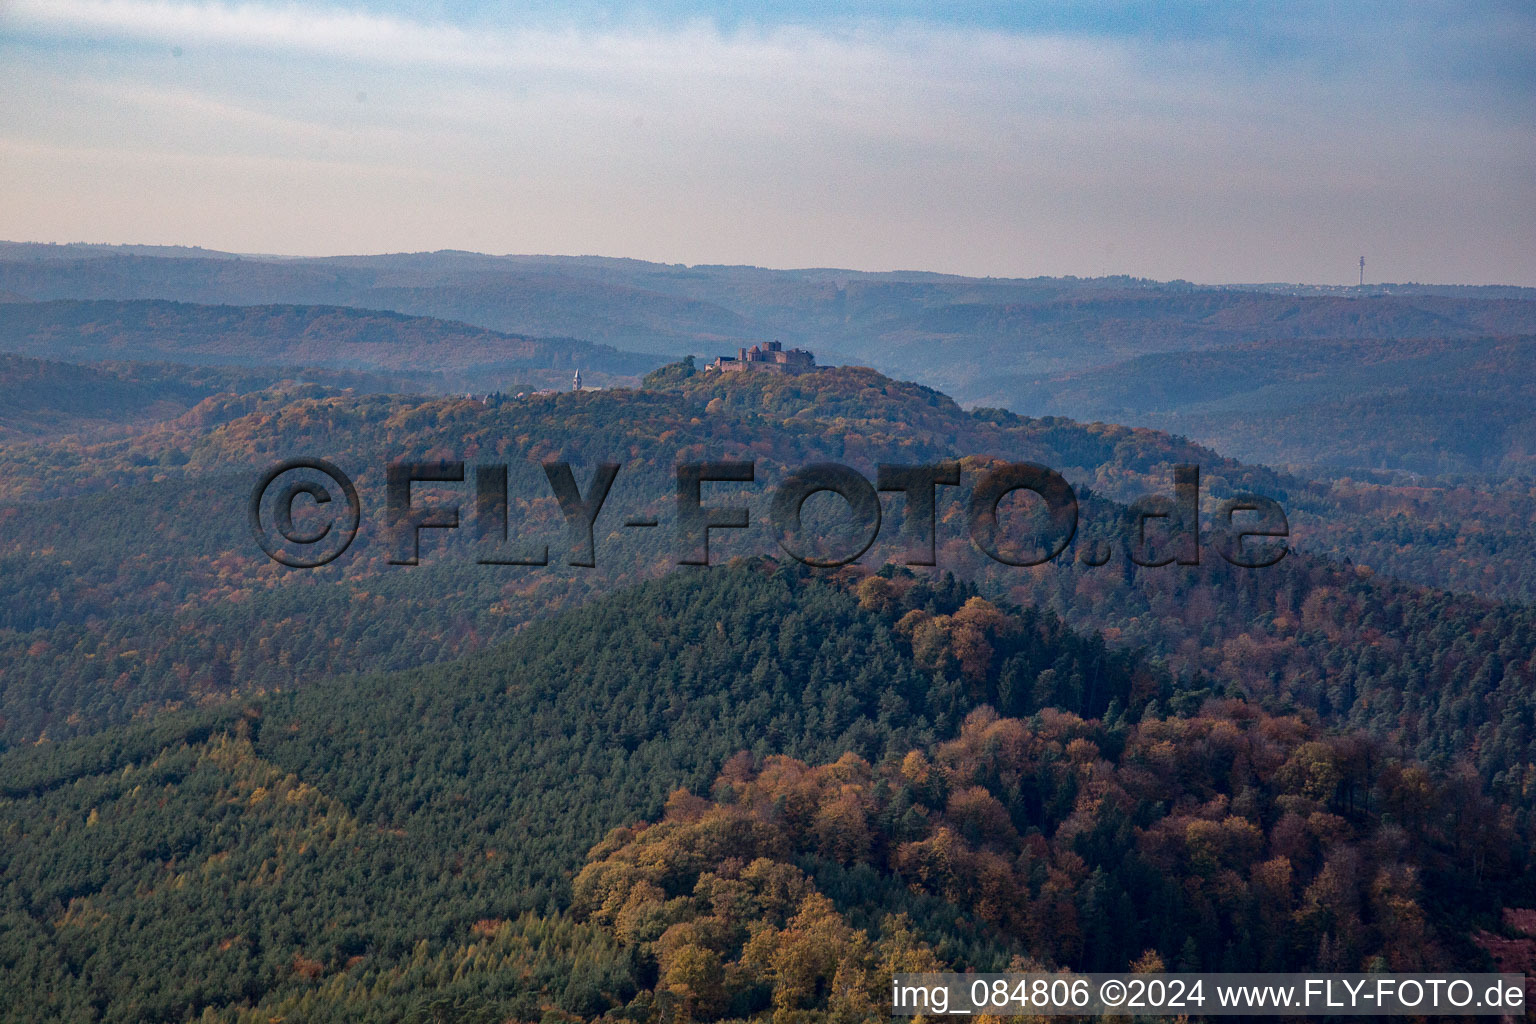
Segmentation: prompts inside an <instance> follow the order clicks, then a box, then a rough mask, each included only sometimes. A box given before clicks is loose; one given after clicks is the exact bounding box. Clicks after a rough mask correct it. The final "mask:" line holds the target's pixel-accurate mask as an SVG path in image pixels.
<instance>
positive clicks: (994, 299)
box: [0, 245, 1536, 411]
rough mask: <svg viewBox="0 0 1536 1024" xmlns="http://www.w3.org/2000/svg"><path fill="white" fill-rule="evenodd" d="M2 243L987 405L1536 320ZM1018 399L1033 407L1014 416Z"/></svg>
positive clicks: (33, 291) (615, 263)
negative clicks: (1149, 357)
mask: <svg viewBox="0 0 1536 1024" xmlns="http://www.w3.org/2000/svg"><path fill="white" fill-rule="evenodd" d="M65 248H66V247H27V246H14V245H13V246H11V247H9V248H5V247H0V289H8V290H11V291H15V292H17V293H19V294H23V295H28V296H31V297H33V298H36V299H50V298H113V299H127V298H161V299H174V300H178V301H183V302H198V303H224V304H236V305H254V304H267V303H279V302H281V303H300V304H330V305H348V306H358V307H363V308H372V309H389V310H395V311H398V312H403V313H408V314H412V315H417V316H431V317H443V318H448V319H453V320H460V321H463V322H465V323H470V324H475V325H477V326H481V327H486V328H490V329H492V330H497V331H506V332H511V333H517V334H527V335H569V336H574V337H579V338H586V339H590V340H593V341H600V342H605V343H607V344H611V345H614V346H616V347H619V348H624V349H631V350H638V351H646V352H656V353H664V354H667V355H672V356H676V355H678V354H681V353H683V352H693V353H695V354H713V353H714V352H715V351H717V350H718V351H730V350H731V349H734V348H736V347H738V346H739V345H740V344H742V343H746V344H751V343H752V342H754V341H763V340H770V339H773V338H779V339H781V340H783V341H785V342H787V343H794V344H799V345H802V346H804V347H808V348H811V349H812V350H814V351H816V352H818V353H819V354H822V355H823V356H825V357H826V358H824V361H830V362H857V363H864V364H868V365H872V366H875V367H877V368H879V369H881V370H884V371H886V372H888V373H894V374H897V375H900V376H905V377H914V378H917V379H920V380H922V381H923V382H924V383H928V384H932V385H934V386H938V387H942V388H944V389H945V390H946V391H949V392H950V393H952V394H954V395H955V396H956V397H957V398H959V399H960V400H961V401H966V402H970V401H979V400H980V397H981V396H982V395H983V394H985V393H986V392H987V390H988V385H989V384H990V383H991V380H992V378H993V377H994V376H995V374H997V373H1024V374H1029V375H1039V374H1045V373H1058V372H1067V371H1072V370H1080V369H1087V368H1091V367H1094V366H1100V365H1105V364H1107V363H1111V362H1115V361H1118V360H1121V359H1124V358H1128V357H1132V356H1136V355H1143V354H1147V353H1152V352H1165V351H1187V350H1193V349H1205V348H1214V347H1221V346H1226V345H1232V344H1238V343H1243V342H1250V341H1260V340H1264V339H1266V338H1275V337H1296V338H1300V337H1316V338H1328V337H1335V338H1337V337H1425V336H1435V335H1439V336H1447V337H1449V336H1457V337H1470V336H1476V335H1486V334H1520V333H1529V332H1532V331H1536V312H1533V311H1536V290H1533V289H1518V288H1498V289H1443V288H1436V287H1432V286H1392V287H1391V288H1387V287H1386V286H1382V287H1380V288H1374V289H1365V290H1360V289H1354V290H1348V291H1346V292H1344V293H1340V292H1339V291H1337V290H1329V289H1305V288H1296V289H1292V292H1296V293H1297V294H1292V293H1287V292H1285V291H1284V290H1283V287H1282V286H1268V285H1266V286H1260V287H1256V288H1255V289H1254V290H1248V291H1245V290H1241V289H1235V288H1229V287H1202V286H1197V285H1193V284H1190V283H1189V282H1186V281H1174V282H1156V281H1147V280H1142V279H1136V278H1128V277H1110V278H1098V279H1081V278H1031V279H1006V278H965V277H959V276H955V275H946V274H931V273H919V272H892V273H865V272H859V271H850V270H838V269H835V268H813V269H803V270H770V269H764V268H760V267H739V266H692V267H690V266H681V265H672V264H660V263H646V262H644V261H640V260H625V259H606V258H599V257H563V256H487V255H482V254H479V253H466V252H451V251H450V252H436V253H398V254H391V255H381V256H339V257H328V258H323V259H278V258H271V257H265V258H263V257H238V258H232V257H229V256H228V255H226V254H212V253H203V252H200V251H197V250H179V251H178V252H177V253H176V257H175V258H167V257H166V256H163V255H149V254H142V253H137V252H132V251H129V250H124V249H94V248H80V247H69V248H68V251H67V252H64V251H63V250H64V249H65ZM1020 411H1029V410H1024V409H1021V410H1020Z"/></svg>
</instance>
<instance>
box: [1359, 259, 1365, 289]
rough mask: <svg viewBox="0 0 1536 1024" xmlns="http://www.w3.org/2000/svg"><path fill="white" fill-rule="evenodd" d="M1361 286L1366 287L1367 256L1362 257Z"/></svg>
mask: <svg viewBox="0 0 1536 1024" xmlns="http://www.w3.org/2000/svg"><path fill="white" fill-rule="evenodd" d="M1360 287H1361V288H1364V287H1365V257H1364V256H1361V257H1360Z"/></svg>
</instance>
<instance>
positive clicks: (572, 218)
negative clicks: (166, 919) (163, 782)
mask: <svg viewBox="0 0 1536 1024" xmlns="http://www.w3.org/2000/svg"><path fill="white" fill-rule="evenodd" d="M0 82H3V83H4V85H3V88H0V175H3V180H4V181H5V187H4V188H0V238H6V239H10V240H17V241H54V242H67V241H87V242H121V243H143V244H181V245H202V246H205V247H207V248H215V249H224V250H231V251H237V252H255V253H280V254H292V255H328V254H335V253H373V252H399V251H423V250H436V249H450V248H451V249H468V250H475V251H480V252H491V253H562V254H594V255H604V256H628V257H635V258H639V259H647V260H657V261H662V262H668V263H688V264H697V263H747V264H755V265H759V266H773V267H808V266H819V267H827V266H837V267H848V268H853V269H860V270H893V269H909V270H935V271H945V272H951V273H963V274H974V275H993V276H1033V275H1037V274H1048V275H1059V274H1076V275H1079V276H1097V275H1103V274H1132V275H1135V276H1140V277H1152V278H1158V279H1164V280H1166V279H1175V278H1183V279H1187V280H1192V281H1199V282H1203V283H1233V282H1261V281H1263V282H1269V281H1297V282H1306V283H1315V284H1352V283H1354V282H1355V281H1356V279H1357V274H1358V259H1359V257H1360V256H1361V255H1364V256H1365V257H1366V260H1367V264H1366V275H1367V280H1368V281H1378V282H1379V281H1400V282H1402V281H1420V282H1440V283H1471V284H1484V283H1499V284H1523V285H1536V244H1533V240H1536V130H1533V127H1536V7H1533V6H1532V5H1531V4H1530V3H1529V2H1528V0H1513V2H1508V3H1482V4H1461V3H1443V4H1442V3H1433V2H1425V3H1409V4H1404V3H1400V2H1395V3H1374V2H1370V0H1362V2H1358V3H1350V4H1336V3H1326V4H1323V3H1318V4H1310V3H1306V2H1302V3H1288V4H1265V3H1252V4H1249V3H1244V4H1231V3H1220V2H1193V0H1169V2H1164V3H1155V4H1153V3H1135V2H1129V0H1104V2H1096V3H1090V2H1075V3H1073V2H1068V3H1060V4H1046V3H1030V4H1021V3H1017V2H1013V3H1001V4H982V3H964V2H960V3H940V2H935V0H930V2H927V3H917V2H910V3H889V4H875V3H868V2H859V3H848V4H842V5H837V4H828V3H816V2H812V0H790V2H783V3H773V4H753V5H748V4H744V3H732V4H719V5H706V4H699V3H692V2H687V0H670V2H657V3H648V4H624V3H599V2H585V0H575V2H566V3H558V4H557V3H546V2H532V3H507V2H487V3H480V2H469V0H441V2H436V3H413V4H407V3H398V2H397V3H374V4H370V5H368V6H367V7H363V6H358V5H355V4H352V5H348V4H345V3H341V2H330V0H296V2H290V3H283V2H265V0H262V2H249V3H247V2H241V0H230V2H219V3H205V2H200V0H0Z"/></svg>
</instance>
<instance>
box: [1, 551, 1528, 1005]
mask: <svg viewBox="0 0 1536 1024" xmlns="http://www.w3.org/2000/svg"><path fill="white" fill-rule="evenodd" d="M994 707H995V708H1002V709H1005V711H1006V713H1008V714H1012V715H1016V716H1021V717H1020V718H1018V719H1006V718H1005V719H999V717H998V713H997V712H996V711H994V710H991V708H994ZM1160 708H1161V709H1163V710H1159V709H1160ZM1170 708H1171V709H1176V710H1178V711H1179V712H1180V714H1181V715H1182V717H1171V716H1168V715H1167V709H1170ZM786 758H795V759H799V760H798V761H797V760H788V759H786ZM807 760H808V761H811V762H818V761H819V762H829V763H828V764H826V766H825V767H821V768H816V769H808V768H807V767H806V766H805V765H804V764H803V763H801V762H803V761H807ZM717 775H718V779H717ZM0 779H3V780H4V783H3V787H4V788H3V792H4V796H5V799H3V800H0V835H3V836H4V837H5V844H6V850H7V856H6V858H5V859H4V860H3V861H0V901H3V902H0V923H3V927H0V986H3V988H4V990H5V991H6V992H7V993H8V1001H7V1006H6V1007H5V1009H4V1010H3V1011H0V1014H3V1015H4V1016H6V1017H7V1018H8V1019H11V1018H14V1019H27V1020H39V1019H50V1020H85V1019H93V1020H102V1021H123V1022H128V1021H133V1022H152V1021H182V1020H204V1021H210V1022H211V1021H237V1020H238V1021H242V1022H254V1021H257V1020H263V1021H264V1020H269V1019H271V1018H272V1017H273V1016H277V1017H284V1018H287V1019H303V1020H306V1021H313V1022H326V1021H341V1020H369V1021H374V1022H379V1021H420V1020H453V1021H464V1020H470V1021H485V1022H490V1021H498V1020H503V1019H506V1018H507V1017H508V1016H514V1017H516V1018H517V1019H528V1018H531V1017H533V1016H536V1015H538V1014H539V1013H541V1012H543V1011H545V1010H547V1009H550V1008H554V1009H557V1010H561V1011H565V1012H569V1013H572V1014H575V1015H577V1016H579V1017H581V1018H585V1019H591V1018H593V1017H596V1016H598V1015H600V1014H603V1013H604V1012H607V1011H618V1010H619V1009H621V1008H624V1007H626V1006H627V1007H628V1008H629V1009H628V1011H627V1012H626V1013H624V1014H623V1017H625V1018H627V1019H629V1020H635V1021H659V1020H661V1019H672V1017H673V1013H671V1012H669V1007H671V1008H674V1009H675V1007H676V1005H677V1000H684V1001H685V1002H686V1001H687V1000H690V999H691V1000H693V1002H692V1004H691V1006H690V1007H689V1012H690V1015H691V1016H693V1017H694V1019H700V1020H704V1019H718V1018H720V1017H743V1016H747V1015H753V1016H756V1015H758V1014H767V1013H768V1012H770V1011H771V1010H773V1009H775V1008H784V1007H786V1006H787V1008H788V1009H790V1010H799V1009H804V1010H809V1011H825V1010H829V1009H831V1010H835V1009H836V1008H837V1007H836V1005H835V1003H834V1004H831V1005H829V1003H828V1000H829V999H832V1000H834V1001H835V1000H838V999H846V998H855V997H857V998H859V999H867V1000H874V999H878V992H879V990H880V987H881V986H883V985H886V984H888V977H889V972H890V971H891V970H892V969H893V964H896V963H903V962H905V963H910V964H914V965H918V966H923V965H926V966H940V965H943V966H953V967H960V966H966V967H987V966H990V967H994V968H996V967H1002V966H1006V965H1007V964H1008V963H1009V962H1010V961H1012V960H1014V958H1024V957H1029V958H1032V962H1035V963H1039V964H1043V965H1046V966H1057V965H1072V966H1077V967H1079V968H1083V967H1100V968H1105V969H1108V968H1115V969H1123V968H1124V967H1125V966H1127V964H1128V962H1129V961H1130V960H1131V959H1133V958H1136V959H1140V958H1142V957H1144V956H1146V955H1147V954H1149V953H1150V954H1152V955H1161V956H1162V957H1164V958H1165V959H1166V960H1167V962H1169V963H1171V964H1177V965H1179V966H1183V967H1187V968H1205V969H1211V968H1214V967H1218V966H1224V965H1226V961H1227V960H1228V959H1231V958H1233V957H1246V956H1248V955H1252V956H1253V957H1255V958H1259V959H1262V962H1263V963H1264V964H1265V965H1266V966H1269V967H1271V968H1272V969H1281V968H1287V967H1289V968H1300V967H1303V966H1307V967H1313V968H1318V969H1342V968H1344V967H1351V968H1352V967H1355V966H1357V965H1359V964H1361V963H1364V962H1366V961H1369V960H1372V959H1373V958H1381V962H1382V963H1384V964H1387V965H1389V966H1391V967H1392V968H1393V969H1398V970H1407V969H1430V968H1434V967H1438V966H1443V965H1446V964H1451V963H1461V964H1464V963H1466V962H1467V958H1468V957H1469V956H1474V955H1475V954H1473V953H1472V952H1470V950H1471V947H1470V945H1469V944H1468V935H1469V932H1470V929H1471V928H1472V927H1473V926H1475V925H1476V924H1478V923H1482V922H1489V921H1492V920H1493V914H1494V912H1495V911H1496V910H1497V907H1498V906H1499V905H1500V901H1501V900H1502V899H1507V898H1511V897H1513V896H1516V895H1517V894H1518V892H1519V889H1518V885H1517V884H1516V880H1517V878H1518V876H1519V874H1520V872H1521V870H1522V868H1523V866H1524V864H1523V861H1522V860H1521V856H1522V854H1521V846H1520V841H1519V838H1518V836H1517V835H1516V834H1515V832H1513V831H1512V829H1511V825H1510V823H1509V822H1508V821H1507V820H1505V819H1501V818H1500V816H1499V815H1498V813H1497V812H1496V810H1495V809H1494V808H1492V806H1491V805H1490V804H1488V802H1487V800H1486V798H1485V797H1483V796H1482V795H1481V794H1480V793H1479V792H1478V788H1477V785H1476V783H1475V782H1472V781H1469V780H1465V779H1463V780H1461V781H1460V782H1452V781H1436V780H1435V779H1433V778H1432V777H1431V776H1430V775H1428V774H1427V773H1425V772H1424V771H1423V770H1422V769H1420V768H1418V767H1416V766H1414V765H1413V764H1412V763H1411V762H1408V761H1404V760H1402V759H1401V758H1400V757H1399V755H1397V754H1396V753H1395V752H1394V751H1392V750H1391V749H1390V748H1387V747H1383V746H1381V745H1379V744H1377V743H1375V742H1374V741H1371V740H1369V739H1367V738H1365V737H1363V736H1334V737H1326V738H1325V737H1323V736H1322V735H1320V734H1319V733H1317V732H1316V731H1315V730H1314V729H1312V728H1311V727H1308V726H1306V725H1305V724H1303V723H1302V722H1301V721H1299V720H1297V719H1295V718H1275V717H1271V716H1267V715H1264V714H1263V713H1261V712H1259V711H1258V710H1257V709H1255V708H1251V707H1248V706H1246V705H1244V704H1243V703H1242V702H1240V701H1232V700H1225V701H1223V700H1212V695H1211V694H1210V693H1209V692H1206V693H1204V694H1202V693H1198V692H1188V691H1183V692H1181V691H1179V690H1177V689H1175V688H1173V686H1172V683H1171V681H1170V680H1169V678H1168V677H1167V676H1166V675H1165V674H1164V673H1161V672H1160V671H1158V670H1157V669H1156V668H1154V667H1151V666H1148V665H1146V664H1144V663H1142V662H1141V661H1140V659H1139V658H1137V657H1136V656H1135V655H1133V654H1131V653H1129V652H1119V653H1113V652H1110V651H1109V650H1107V649H1106V647H1105V646H1104V645H1103V644H1102V642H1101V641H1099V640H1098V639H1097V638H1088V637H1083V636H1079V635H1076V634H1073V633H1071V632H1069V631H1067V630H1065V629H1064V628H1063V627H1062V626H1061V625H1060V624H1059V623H1058V622H1057V621H1056V620H1055V619H1054V617H1053V616H1050V615H1048V614H1042V613H1040V612H1037V611H1031V610H1016V609H1009V608H1007V607H1000V606H998V605H996V604H993V603H991V602H987V601H985V600H982V599H980V598H978V597H976V596H975V595H974V593H973V591H972V590H971V589H970V588H968V587H965V586H963V585H958V584H955V583H954V582H953V581H938V582H928V581H923V580H919V579H917V578H915V577H913V576H911V575H910V574H906V573H891V574H888V575H886V576H877V577H867V578H861V576H860V574H843V575H842V576H841V577H837V578H833V579H831V580H828V581H825V582H819V581H817V580H814V579H810V578H808V577H807V576H806V574H805V573H804V572H803V571H802V570H798V569H796V570H791V569H786V568H783V567H776V566H774V565H772V564H770V563H760V562H748V563H743V564H741V565H738V566H735V567H730V568H717V569H710V570H698V571H695V572H689V573H679V574H676V575H674V576H672V577H670V578H669V579H666V580H663V581H659V582H655V583H652V584H648V585H646V586H644V587H642V588H641V589H639V590H637V591H633V592H626V593H622V594H618V595H614V596H613V597H611V598H609V599H606V600H603V601H599V602H597V603H595V604H593V605H590V606H588V607H586V608H583V609H580V610H577V611H573V612H570V613H567V614H565V615H563V616H560V617H558V618H556V619H554V620H552V621H549V622H545V623H541V624H538V625H535V626H533V627H531V628H530V629H528V630H527V631H526V632H525V633H523V634H522V635H521V636H519V637H518V638H517V639H515V640H514V641H512V642H511V643H509V644H508V645H506V646H504V647H499V648H496V649H494V650H490V651H487V652H484V653H482V654H479V655H475V656H472V657H469V658H466V659H463V660H460V661H457V662H453V663H449V664H445V665H441V666H437V667H434V668H428V669H418V670H412V671H408V672H404V673H396V674H391V675H373V676H364V677H359V678H344V679H338V680H332V681H328V682H325V683H321V684H318V685H314V686H311V687H309V688H307V689H305V690H303V691H301V692H296V693H283V694H266V695H253V696H252V697H251V698H249V699H248V700H246V701H243V702H241V703H238V704H235V705H232V706H230V707H228V708H227V709H210V710H208V711H205V712H200V713H196V714H187V713H184V714H183V715H181V716H170V717H166V718H162V719H159V720H158V721H154V722H151V723H147V724H140V725H134V726H129V727H126V728H117V729H113V730H109V731H107V732H105V733H103V734H101V735H98V736H95V737H91V738H86V739H81V740H75V741H71V742H69V743H66V744H60V745H52V746H44V747H38V748H29V749H25V750H18V751H13V752H11V753H9V754H7V755H5V756H4V757H0ZM711 780H715V781H713V783H712V781H711ZM711 803H713V805H714V806H711ZM663 816H664V817H665V819H666V820H665V821H664V822H662V823H661V824H658V825H655V826H652V827H650V828H646V827H645V826H644V825H638V824H636V823H637V822H641V821H656V820H657V819H659V818H662V817H663ZM626 824H628V825H634V826H635V827H634V828H631V829H626V830H622V831H619V832H614V833H612V834H611V835H609V836H608V838H607V839H606V840H604V835H605V833H608V832H609V830H611V829H613V828H615V827H617V826H621V825H626ZM594 844H597V845H596V846H595V848H594V849H593V850H592V852H591V855H590V859H591V862H592V866H591V867H589V868H587V869H586V870H584V871H582V872H581V874H580V876H579V877H578V878H577V879H576V881H575V888H574V893H573V890H572V887H571V885H572V883H571V878H572V876H573V875H574V874H575V873H576V872H577V870H578V868H579V867H580V864H581V860H582V852H583V851H585V850H587V849H588V848H589V847H594ZM1474 874H1475V884H1474V878H1473V876H1474ZM1449 892H1457V893H1463V894H1468V893H1474V894H1475V897H1473V898H1466V897H1465V896H1463V897H1462V898H1459V899H1457V900H1455V901H1452V900H1449V899H1447V893H1449ZM573 895H574V896H575V897H576V902H575V904H574V906H572V903H571V900H572V896H573ZM567 908H570V909H571V910H573V911H574V913H575V915H576V917H575V918H574V919H573V917H572V916H571V914H570V913H569V912H567ZM887 915H904V916H902V917H890V916H887ZM1292 920H1294V921H1295V922H1296V925H1295V927H1294V928H1280V927H1275V925H1276V924H1277V923H1278V922H1281V921H1292ZM1045 921H1050V922H1052V924H1051V926H1050V927H1049V928H1043V927H1041V924H1042V923H1043V922H1045ZM1185 924H1188V926H1189V929H1190V930H1189V935H1190V936H1191V939H1190V941H1189V942H1185V941H1184V939H1183V937H1182V936H1183V932H1182V931H1181V930H1180V929H1181V928H1182V927H1183V926H1184V925H1185ZM860 932H862V933H863V935H862V937H861V935H860ZM818 936H819V938H818ZM882 954H888V955H882ZM893 958H894V959H893ZM1243 962H1244V963H1248V962H1249V961H1248V960H1246V959H1244V960H1243ZM729 963H736V964H738V965H739V969H731V968H728V967H726V965H727V964H729ZM797 963H798V964H800V965H801V966H800V967H794V966H793V965H794V964H797ZM841 968H846V970H847V971H852V972H855V973H854V974H853V975H852V976H849V975H847V974H845V973H840V969H841ZM785 972H789V973H785ZM834 974H835V975H837V976H838V977H839V978H844V979H845V980H844V983H842V984H840V985H839V986H831V985H829V984H827V982H829V981H830V979H831V977H832V976H833V975H834ZM818 978H821V979H824V980H823V981H820V982H818V980H817V979H818ZM853 978H857V979H858V980H857V981H856V982H854V981H852V979H853ZM776 982H777V983H776Z"/></svg>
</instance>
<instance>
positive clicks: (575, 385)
mask: <svg viewBox="0 0 1536 1024" xmlns="http://www.w3.org/2000/svg"><path fill="white" fill-rule="evenodd" d="M571 390H572V391H580V390H581V371H580V370H577V371H576V376H574V377H572V378H571Z"/></svg>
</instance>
